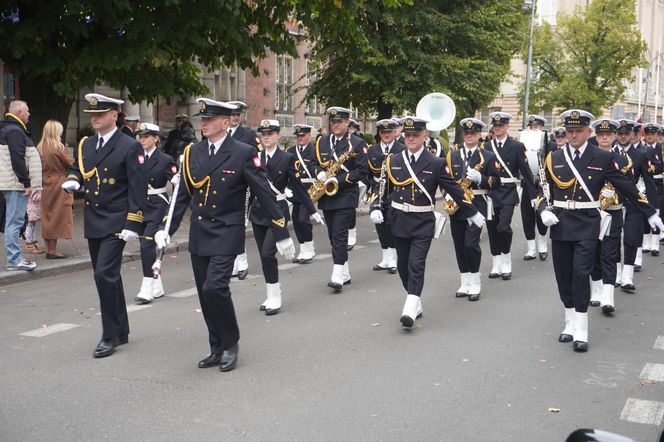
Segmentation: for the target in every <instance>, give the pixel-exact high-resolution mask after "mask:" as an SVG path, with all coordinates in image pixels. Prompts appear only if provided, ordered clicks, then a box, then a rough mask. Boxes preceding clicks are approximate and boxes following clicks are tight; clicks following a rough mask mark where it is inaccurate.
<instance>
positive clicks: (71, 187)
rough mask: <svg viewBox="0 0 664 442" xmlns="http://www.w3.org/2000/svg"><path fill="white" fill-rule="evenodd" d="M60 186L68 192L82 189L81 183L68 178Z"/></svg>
mask: <svg viewBox="0 0 664 442" xmlns="http://www.w3.org/2000/svg"><path fill="white" fill-rule="evenodd" d="M60 187H62V188H63V189H64V190H65V191H66V192H74V191H76V190H78V189H80V188H81V185H80V184H78V183H77V182H76V181H72V180H67V181H65V182H64V183H62V184H60Z"/></svg>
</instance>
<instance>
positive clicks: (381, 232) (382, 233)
mask: <svg viewBox="0 0 664 442" xmlns="http://www.w3.org/2000/svg"><path fill="white" fill-rule="evenodd" d="M391 210H392V209H391V208H389V207H385V208H383V209H381V212H383V222H382V223H381V224H374V225H375V226H376V233H377V234H378V241H380V248H381V249H383V250H385V249H388V248H394V238H392V229H391V227H390V223H389V220H390V214H389V212H390V211H391Z"/></svg>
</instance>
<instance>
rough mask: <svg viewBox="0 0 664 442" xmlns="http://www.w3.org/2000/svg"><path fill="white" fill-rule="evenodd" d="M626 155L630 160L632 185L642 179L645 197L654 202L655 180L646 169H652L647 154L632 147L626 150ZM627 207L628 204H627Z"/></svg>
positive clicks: (655, 194) (617, 150)
mask: <svg viewBox="0 0 664 442" xmlns="http://www.w3.org/2000/svg"><path fill="white" fill-rule="evenodd" d="M619 149H620V147H618V148H616V152H620V150H619ZM627 155H628V156H629V157H630V159H631V160H632V175H631V177H632V178H633V181H634V183H635V184H636V183H637V182H638V181H639V178H643V183H644V184H645V186H646V196H647V197H648V201H649V202H655V201H656V200H657V185H656V184H655V178H653V175H652V174H651V173H650V172H648V169H650V168H652V167H653V165H652V162H651V161H650V160H649V159H648V153H647V152H645V151H644V150H641V149H637V148H636V147H634V146H633V145H632V146H630V147H629V150H627ZM627 204H628V205H629V204H630V203H629V202H627Z"/></svg>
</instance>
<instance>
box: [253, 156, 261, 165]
mask: <svg viewBox="0 0 664 442" xmlns="http://www.w3.org/2000/svg"><path fill="white" fill-rule="evenodd" d="M254 166H256V167H261V160H260V159H259V158H258V157H254Z"/></svg>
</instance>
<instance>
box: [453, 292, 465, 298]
mask: <svg viewBox="0 0 664 442" xmlns="http://www.w3.org/2000/svg"><path fill="white" fill-rule="evenodd" d="M466 296H468V293H464V292H456V293H455V294H454V297H455V298H465V297H466Z"/></svg>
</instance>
